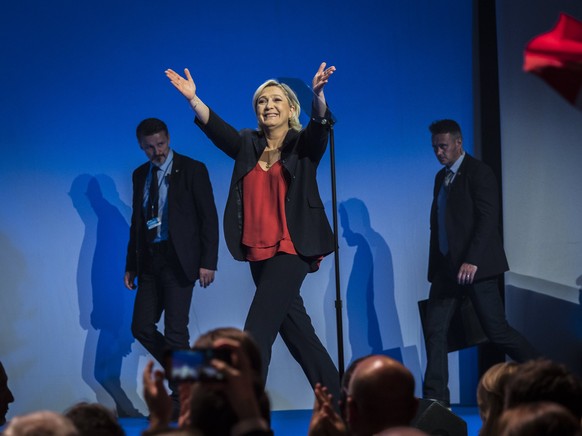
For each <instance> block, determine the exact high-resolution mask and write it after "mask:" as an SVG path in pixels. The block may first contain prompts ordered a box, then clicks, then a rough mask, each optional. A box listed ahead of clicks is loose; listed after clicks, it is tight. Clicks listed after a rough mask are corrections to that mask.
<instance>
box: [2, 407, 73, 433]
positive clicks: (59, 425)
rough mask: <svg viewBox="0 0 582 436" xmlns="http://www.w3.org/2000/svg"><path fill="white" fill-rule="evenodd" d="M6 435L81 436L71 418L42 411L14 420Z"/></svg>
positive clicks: (9, 425)
mask: <svg viewBox="0 0 582 436" xmlns="http://www.w3.org/2000/svg"><path fill="white" fill-rule="evenodd" d="M4 435H5V436H41V435H42V436H80V433H79V431H78V430H77V428H76V427H75V425H74V424H73V423H72V422H71V420H70V419H69V418H66V417H65V416H63V415H60V414H58V413H55V412H49V411H40V412H34V413H30V414H28V415H23V416H17V417H16V418H13V419H12V420H11V421H10V424H8V427H7V428H6V431H5V432H4Z"/></svg>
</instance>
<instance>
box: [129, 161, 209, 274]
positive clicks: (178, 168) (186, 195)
mask: <svg viewBox="0 0 582 436" xmlns="http://www.w3.org/2000/svg"><path fill="white" fill-rule="evenodd" d="M149 167H150V163H149V162H146V163H145V164H143V165H141V166H140V167H139V168H137V169H136V170H135V171H134V172H133V177H132V179H133V213H132V216H131V228H130V231H129V243H128V245H127V258H126V264H125V270H126V271H137V272H138V274H139V271H140V264H141V262H142V259H143V257H142V256H143V254H144V250H147V247H146V234H147V228H146V225H145V218H144V214H143V195H144V187H145V181H146V178H147V175H148V171H149ZM167 202H168V233H169V243H170V244H171V245H172V246H173V248H174V251H175V252H176V255H177V256H178V260H179V262H180V266H181V267H182V269H183V271H184V273H185V274H186V277H188V279H189V280H192V281H195V280H196V279H198V275H199V269H200V268H206V269H210V270H216V265H217V262H218V215H217V213H216V205H215V204H214V195H213V193H212V185H211V184H210V178H209V176H208V171H207V169H206V166H205V165H204V164H203V163H202V162H199V161H196V160H193V159H190V158H189V157H186V156H182V155H180V154H178V153H176V152H175V151H174V162H173V163H172V173H171V174H170V186H169V189H168V199H167Z"/></svg>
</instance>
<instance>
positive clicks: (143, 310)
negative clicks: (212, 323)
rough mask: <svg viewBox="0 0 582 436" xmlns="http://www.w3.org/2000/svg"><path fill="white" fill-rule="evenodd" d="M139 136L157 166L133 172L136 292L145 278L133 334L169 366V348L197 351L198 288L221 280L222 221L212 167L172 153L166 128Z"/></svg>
mask: <svg viewBox="0 0 582 436" xmlns="http://www.w3.org/2000/svg"><path fill="white" fill-rule="evenodd" d="M136 134H137V140H138V142H139V145H140V147H141V149H142V150H143V151H144V152H145V154H146V156H147V157H148V159H149V162H146V163H145V164H143V165H141V166H140V167H139V168H137V169H136V170H135V171H134V173H133V214H132V217H131V229H130V235H129V244H128V246H127V260H126V266H125V271H126V272H125V277H124V282H125V286H126V287H127V288H128V289H136V285H135V279H136V277H137V282H138V283H137V284H138V285H137V294H136V298H135V306H134V311H133V321H132V326H131V329H132V332H133V335H134V336H135V338H136V339H137V340H138V341H139V342H141V343H142V345H143V346H144V347H145V348H146V349H147V350H148V351H149V352H150V353H151V354H152V355H153V356H154V358H155V359H156V360H157V361H158V362H160V363H162V364H163V363H164V356H165V353H166V352H167V351H168V350H175V349H187V348H189V346H190V343H189V341H190V335H189V331H188V321H189V314H190V303H191V300H192V291H193V288H194V283H195V281H196V280H198V281H199V283H200V286H202V287H203V288H205V287H207V286H209V285H210V284H211V283H212V282H213V280H214V272H215V271H216V264H217V261H218V216H217V213H216V206H215V204H214V196H213V193H212V186H211V184H210V178H209V176H208V171H207V170H206V167H205V165H204V164H203V163H202V162H198V161H195V160H192V159H190V158H188V157H186V156H182V155H180V154H178V153H176V152H174V151H173V150H171V149H170V136H169V133H168V128H167V126H166V124H165V123H164V122H163V121H161V120H158V119H156V118H148V119H145V120H143V121H142V122H141V123H140V124H139V125H138V127H137V131H136ZM162 312H164V334H162V333H161V332H160V331H159V330H158V329H157V327H156V324H157V322H158V321H159V320H160V317H161V315H162Z"/></svg>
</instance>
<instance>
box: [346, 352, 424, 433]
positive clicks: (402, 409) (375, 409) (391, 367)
mask: <svg viewBox="0 0 582 436" xmlns="http://www.w3.org/2000/svg"><path fill="white" fill-rule="evenodd" d="M417 409H418V399H417V398H416V397H415V396H414V377H413V376H412V374H411V372H410V371H409V370H408V369H406V368H405V367H404V366H403V365H402V364H401V363H400V362H398V361H396V360H394V359H391V358H390V357H387V356H381V355H373V356H369V357H367V358H366V359H364V360H362V361H361V362H360V363H359V364H358V366H357V367H356V369H355V370H354V373H353V375H352V378H351V381H350V384H349V386H348V424H349V425H350V429H351V430H352V432H353V433H354V434H358V435H365V434H374V433H377V432H379V431H381V430H384V429H386V428H390V427H395V426H406V425H409V424H410V421H412V419H413V418H414V416H415V415H416V411H417Z"/></svg>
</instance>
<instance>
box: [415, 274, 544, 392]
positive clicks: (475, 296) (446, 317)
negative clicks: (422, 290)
mask: <svg viewBox="0 0 582 436" xmlns="http://www.w3.org/2000/svg"><path fill="white" fill-rule="evenodd" d="M464 295H468V296H469V297H470V298H471V301H472V302H473V305H474V306H475V311H476V313H477V316H478V317H479V320H480V322H481V325H482V327H483V330H484V332H485V334H486V335H487V337H488V338H489V340H490V341H491V342H492V343H493V344H495V345H497V346H498V347H499V348H500V349H501V350H502V351H504V352H505V353H506V354H507V355H508V356H509V357H511V358H512V359H513V360H516V361H518V362H523V361H526V360H529V359H534V358H536V357H539V353H538V352H537V351H536V350H535V349H534V348H533V347H532V346H531V345H530V343H529V342H528V341H527V340H526V339H525V338H524V337H523V336H522V335H521V334H520V333H518V332H517V331H516V330H515V329H514V328H513V327H511V326H510V325H509V324H508V322H507V319H506V317H505V309H504V306H503V301H502V300H501V295H500V294H499V287H498V278H497V277H494V278H489V279H486V280H481V281H479V282H476V283H474V284H472V285H466V286H461V285H458V284H457V283H456V273H455V274H453V273H452V271H451V270H450V269H444V270H443V271H442V272H441V273H439V274H437V276H436V277H435V278H434V279H433V282H432V286H431V288H430V294H429V298H428V304H427V311H426V320H425V329H426V331H425V343H426V356H427V364H426V372H425V376H424V385H423V396H424V398H431V399H435V400H440V401H444V402H446V403H448V402H449V401H450V393H449V388H448V383H449V368H448V351H447V333H448V329H449V325H450V322H451V318H452V316H453V313H454V312H455V309H456V308H457V306H458V305H459V304H460V302H461V297H462V296H464Z"/></svg>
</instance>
